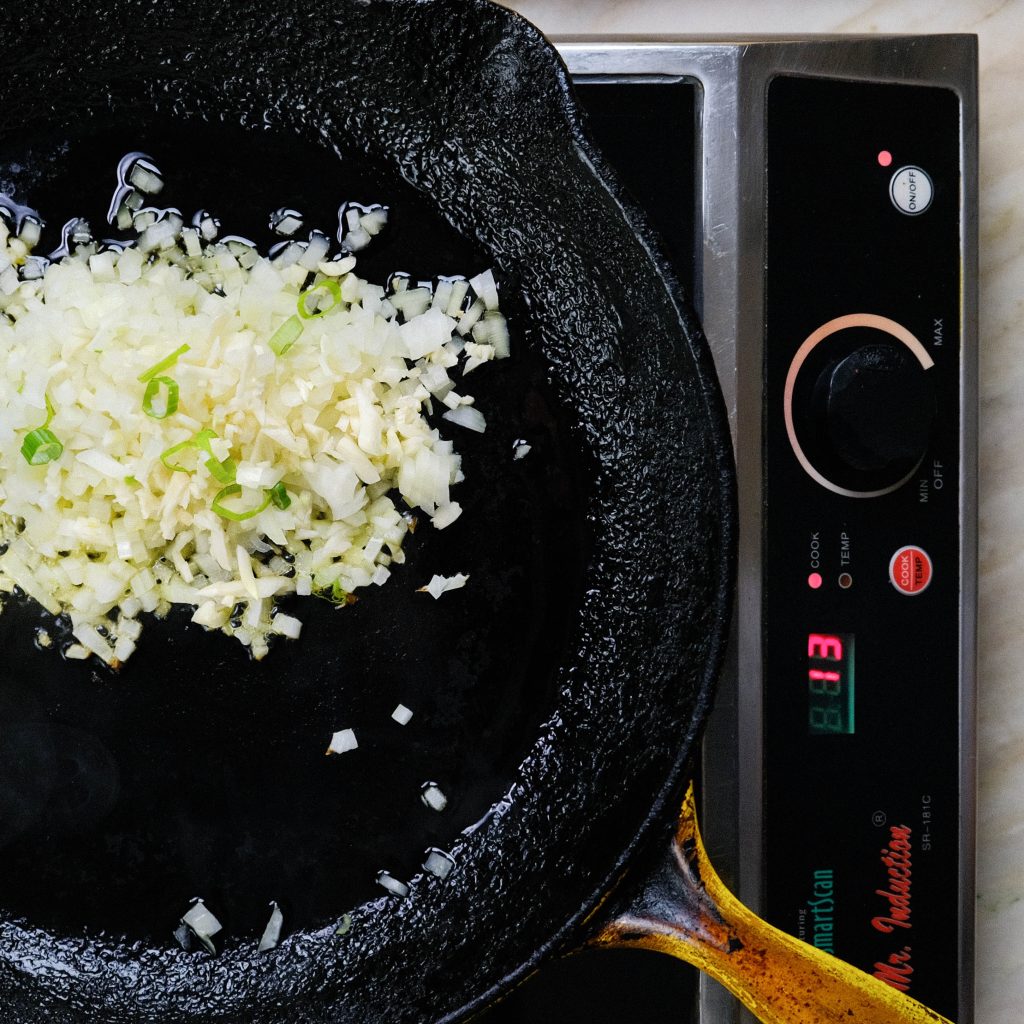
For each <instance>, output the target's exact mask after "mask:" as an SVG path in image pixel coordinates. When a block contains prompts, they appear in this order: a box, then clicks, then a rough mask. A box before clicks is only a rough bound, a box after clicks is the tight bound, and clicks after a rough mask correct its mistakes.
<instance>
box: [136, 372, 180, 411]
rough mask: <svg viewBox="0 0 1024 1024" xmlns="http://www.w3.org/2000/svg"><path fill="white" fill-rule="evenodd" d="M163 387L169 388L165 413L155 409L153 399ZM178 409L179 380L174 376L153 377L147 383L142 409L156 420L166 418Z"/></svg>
mask: <svg viewBox="0 0 1024 1024" xmlns="http://www.w3.org/2000/svg"><path fill="white" fill-rule="evenodd" d="M161 387H165V388H167V401H166V403H165V405H164V411H163V413H157V412H155V411H154V410H153V399H154V398H156V396H157V393H158V392H159V391H160V388H161ZM177 410H178V382H177V381H176V380H174V379H173V378H172V377H152V378H150V381H149V383H148V384H147V385H146V393H145V394H144V395H143V396H142V411H143V412H144V413H145V414H146V415H147V416H152V417H153V419H155V420H165V419H167V417H168V416H172V415H173V414H174V413H175V412H177Z"/></svg>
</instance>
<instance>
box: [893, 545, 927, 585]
mask: <svg viewBox="0 0 1024 1024" xmlns="http://www.w3.org/2000/svg"><path fill="white" fill-rule="evenodd" d="M889 579H890V580H892V585H893V586H894V587H895V588H896V589H897V590H898V591H899V592H900V593H901V594H907V595H908V596H913V595H915V594H920V593H921V592H922V591H923V590H927V589H928V584H929V583H931V581H932V560H931V559H930V558H929V557H928V552H927V551H924V550H923V549H922V548H918V547H914V545H913V544H908V545H907V546H906V547H905V548H900V549H899V551H897V552H896V554H895V555H893V556H892V560H891V561H890V562H889Z"/></svg>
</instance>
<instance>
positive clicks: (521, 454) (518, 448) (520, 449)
mask: <svg viewBox="0 0 1024 1024" xmlns="http://www.w3.org/2000/svg"><path fill="white" fill-rule="evenodd" d="M531 451H533V445H529V444H527V443H526V442H525V441H516V443H515V447H514V448H513V449H512V458H513V459H515V460H516V461H518V460H519V459H525V458H526V456H527V455H529V454H530V452H531Z"/></svg>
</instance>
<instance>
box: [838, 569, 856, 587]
mask: <svg viewBox="0 0 1024 1024" xmlns="http://www.w3.org/2000/svg"><path fill="white" fill-rule="evenodd" d="M839 586H841V587H842V588H843V590H849V589H850V587H852V586H853V577H852V576H851V575H850V574H849V573H848V572H844V573H840V574H839Z"/></svg>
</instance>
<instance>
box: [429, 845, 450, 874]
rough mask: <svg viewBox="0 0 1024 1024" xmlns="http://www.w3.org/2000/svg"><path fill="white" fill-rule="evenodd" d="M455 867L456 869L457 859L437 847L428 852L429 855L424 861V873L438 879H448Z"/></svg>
mask: <svg viewBox="0 0 1024 1024" xmlns="http://www.w3.org/2000/svg"><path fill="white" fill-rule="evenodd" d="M453 867H455V858H454V857H452V855H451V854H450V853H445V852H444V850H439V849H438V848H437V847H436V846H432V847H430V849H429V850H427V855H426V857H425V858H424V860H423V870H424V871H429V872H430V873H431V874H432V875H436V876H437V877H438V878H447V877H448V876H449V875H450V874H451V871H452V868H453Z"/></svg>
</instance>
